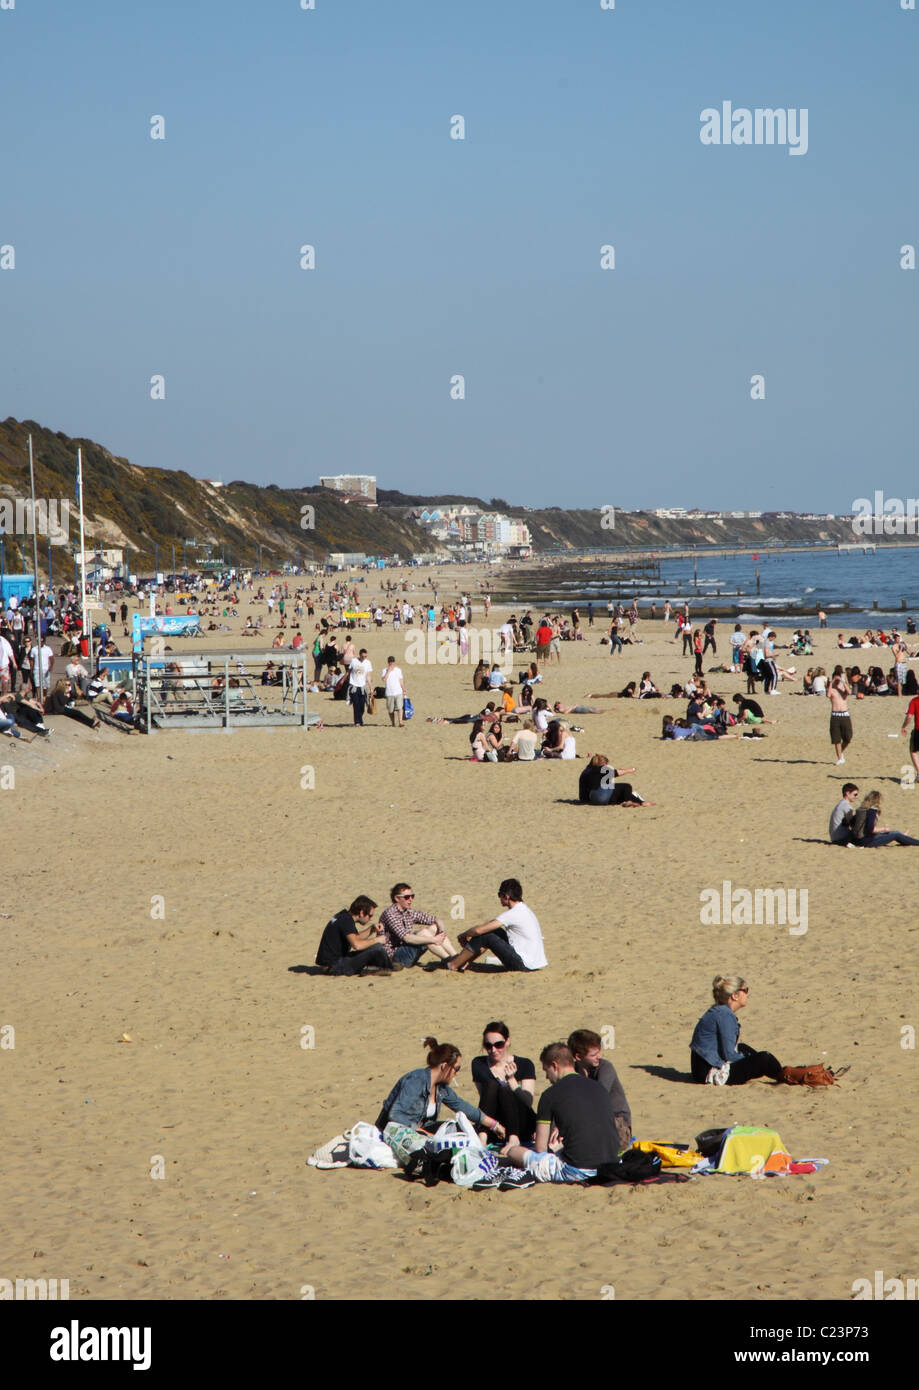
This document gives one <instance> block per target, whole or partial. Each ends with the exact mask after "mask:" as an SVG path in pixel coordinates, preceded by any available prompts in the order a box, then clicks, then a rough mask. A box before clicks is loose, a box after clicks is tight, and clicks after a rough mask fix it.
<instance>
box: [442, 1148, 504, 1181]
mask: <svg viewBox="0 0 919 1390" xmlns="http://www.w3.org/2000/svg"><path fill="white" fill-rule="evenodd" d="M497 1167H498V1155H497V1154H496V1153H491V1152H490V1151H489V1150H488V1149H483V1148H472V1147H470V1148H468V1149H461V1150H460V1152H459V1153H456V1154H454V1155H453V1161H452V1163H451V1164H450V1176H451V1177H452V1179H453V1181H454V1182H455V1183H456V1185H457V1187H472V1186H473V1184H474V1183H477V1182H481V1181H482V1179H483V1178H488V1177H490V1176H491V1174H492V1173H494V1171H495V1170H496V1168H497Z"/></svg>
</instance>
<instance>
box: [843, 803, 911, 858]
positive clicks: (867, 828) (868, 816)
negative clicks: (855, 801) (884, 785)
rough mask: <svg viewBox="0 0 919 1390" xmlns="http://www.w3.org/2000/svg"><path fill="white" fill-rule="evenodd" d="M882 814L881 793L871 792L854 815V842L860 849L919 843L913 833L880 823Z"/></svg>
mask: <svg viewBox="0 0 919 1390" xmlns="http://www.w3.org/2000/svg"><path fill="white" fill-rule="evenodd" d="M880 814H881V793H880V792H869V793H868V795H867V796H866V797H865V799H864V801H863V802H862V804H861V806H860V807H859V808H858V810H857V811H856V812H855V815H854V816H853V817H852V843H853V845H857V846H858V847H859V848H860V849H861V848H865V849H880V848H881V847H882V846H883V845H919V840H914V839H913V838H912V836H911V835H904V834H903V831H902V830H891V829H890V827H889V826H887V825H878V823H877V821H878V816H879V815H880Z"/></svg>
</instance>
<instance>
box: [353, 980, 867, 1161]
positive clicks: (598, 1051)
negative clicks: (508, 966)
mask: <svg viewBox="0 0 919 1390" xmlns="http://www.w3.org/2000/svg"><path fill="white" fill-rule="evenodd" d="M749 994H750V988H749V986H748V984H747V983H746V981H745V980H744V979H743V978H742V977H741V976H740V975H716V976H715V978H714V980H713V981H712V995H713V1000H714V1002H713V1004H712V1005H711V1006H710V1007H709V1008H708V1009H707V1010H706V1011H705V1012H704V1013H703V1014H702V1017H701V1018H700V1019H699V1021H698V1023H697V1024H696V1026H695V1028H694V1030H693V1034H692V1038H691V1040H690V1054H689V1059H690V1074H691V1076H692V1080H693V1081H694V1082H696V1083H698V1084H701V1085H706V1084H707V1085H716V1086H717V1085H727V1086H742V1085H745V1084H746V1083H747V1082H748V1081H754V1080H758V1079H760V1078H767V1079H769V1080H771V1081H774V1082H779V1083H780V1082H784V1081H786V1080H787V1081H792V1080H793V1078H792V1076H790V1075H789V1074H788V1073H789V1069H788V1068H785V1067H783V1066H782V1064H781V1062H779V1060H778V1058H777V1057H775V1056H774V1055H773V1053H771V1052H761V1051H757V1050H756V1049H755V1048H753V1047H751V1046H749V1045H748V1044H746V1043H742V1042H741V1041H740V1019H739V1018H738V1014H739V1012H740V1010H741V1009H743V1008H745V1007H746V1005H747V1002H748V999H749ZM603 1045H604V1044H603V1038H602V1037H601V1036H600V1034H599V1033H596V1032H594V1031H593V1030H591V1029H588V1028H579V1029H577V1030H576V1031H575V1032H573V1033H571V1034H569V1036H568V1038H567V1040H566V1041H564V1042H561V1041H559V1042H554V1043H549V1044H548V1045H547V1046H546V1047H544V1048H543V1049H542V1051H541V1053H540V1054H539V1064H540V1067H541V1069H542V1072H543V1075H544V1076H545V1079H546V1081H547V1083H548V1087H547V1089H546V1090H544V1091H543V1093H542V1094H541V1095H540V1096H539V1098H538V1100H537V1098H536V1067H535V1065H534V1063H533V1062H532V1061H531V1059H530V1058H529V1057H524V1056H522V1055H521V1054H519V1053H517V1052H515V1050H514V1049H513V1047H512V1045H511V1034H510V1029H509V1028H508V1026H507V1024H506V1023H504V1022H503V1021H501V1020H493V1021H492V1022H490V1023H487V1024H486V1025H485V1027H484V1029H483V1030H482V1054H481V1055H480V1056H478V1057H474V1058H473V1060H472V1065H471V1075H472V1081H473V1085H474V1086H475V1088H476V1092H477V1099H478V1103H477V1104H476V1103H474V1102H471V1101H467V1100H464V1099H463V1097H462V1096H461V1095H459V1094H458V1092H457V1091H456V1090H455V1089H454V1088H455V1086H456V1084H457V1078H458V1077H459V1075H460V1073H461V1071H462V1069H463V1054H462V1052H461V1050H460V1048H459V1047H457V1046H456V1045H455V1044H454V1043H439V1042H438V1041H437V1039H436V1038H433V1037H426V1038H424V1039H422V1046H423V1047H425V1048H426V1049H427V1056H426V1058H425V1062H426V1065H425V1066H423V1067H417V1068H415V1069H413V1070H411V1071H408V1072H406V1073H405V1074H404V1075H402V1076H400V1077H399V1079H398V1081H396V1083H395V1085H394V1086H393V1087H392V1089H391V1090H390V1092H389V1094H388V1095H387V1096H386V1099H385V1100H384V1101H383V1104H382V1108H381V1110H380V1113H379V1115H378V1116H377V1119H376V1127H377V1129H379V1130H380V1131H381V1132H382V1133H383V1135H384V1137H387V1127H388V1126H389V1127H390V1132H391V1128H392V1127H397V1128H398V1130H399V1131H401V1133H399V1135H398V1142H403V1143H404V1131H405V1130H406V1129H408V1130H410V1131H415V1132H416V1134H418V1135H419V1136H424V1137H431V1136H433V1135H434V1134H435V1133H436V1131H437V1128H438V1125H439V1123H440V1112H441V1107H442V1106H445V1107H446V1108H447V1109H448V1110H451V1111H453V1112H454V1113H459V1114H462V1115H465V1116H466V1117H467V1119H468V1120H469V1121H470V1122H471V1123H472V1124H473V1125H474V1126H476V1128H477V1129H478V1131H479V1139H480V1140H481V1142H482V1143H483V1144H496V1143H497V1144H500V1145H501V1149H500V1152H501V1155H502V1157H503V1159H504V1162H505V1163H506V1164H508V1165H510V1166H513V1167H517V1168H521V1169H524V1170H526V1171H527V1172H528V1173H530V1174H532V1176H533V1177H535V1178H536V1180H537V1181H539V1182H552V1183H580V1182H586V1181H589V1180H590V1179H591V1178H593V1177H595V1176H596V1174H597V1171H598V1169H599V1168H600V1167H601V1166H602V1165H603V1164H606V1163H611V1162H614V1161H615V1160H616V1159H617V1158H618V1157H619V1155H620V1154H621V1153H622V1152H623V1151H624V1150H625V1149H627V1148H628V1147H629V1146H630V1145H631V1143H632V1114H631V1110H630V1107H629V1103H628V1100H627V1099H626V1095H625V1091H624V1089H623V1086H622V1082H621V1081H620V1079H619V1077H618V1075H617V1072H616V1068H615V1067H614V1066H613V1064H612V1063H611V1062H610V1060H609V1058H608V1057H604V1056H603ZM839 1074H841V1072H837V1075H839ZM396 1141H397V1138H396V1136H395V1135H393V1137H392V1142H396Z"/></svg>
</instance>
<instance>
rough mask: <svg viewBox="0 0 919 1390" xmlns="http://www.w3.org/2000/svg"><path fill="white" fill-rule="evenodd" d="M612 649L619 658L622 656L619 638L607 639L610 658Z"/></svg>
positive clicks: (620, 639)
mask: <svg viewBox="0 0 919 1390" xmlns="http://www.w3.org/2000/svg"><path fill="white" fill-rule="evenodd" d="M614 649H616V650H617V651H618V652H619V655H620V656H621V655H622V638H621V637H611V638H610V639H609V654H610V656H612V654H613V650H614Z"/></svg>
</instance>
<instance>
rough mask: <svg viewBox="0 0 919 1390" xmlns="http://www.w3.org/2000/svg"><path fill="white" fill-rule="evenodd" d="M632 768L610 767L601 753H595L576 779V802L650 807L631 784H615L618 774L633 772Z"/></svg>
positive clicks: (607, 760)
mask: <svg viewBox="0 0 919 1390" xmlns="http://www.w3.org/2000/svg"><path fill="white" fill-rule="evenodd" d="M634 771H635V769H634V767H610V765H609V759H608V758H607V757H606V756H605V755H604V754H603V753H595V754H594V755H593V757H592V758H591V759H590V762H589V763H588V764H587V766H586V767H585V768H584V770H583V772H582V773H581V775H580V777H579V778H578V800H579V801H586V802H588V803H589V804H590V805H592V806H650V805H651V802H649V801H644V800H643V799H642V797H640V796H639V795H638V793H637V792H636V791H633V790H632V784H631V782H617V781H616V780H615V779H616V778H617V777H618V776H619V774H620V772H634Z"/></svg>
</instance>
